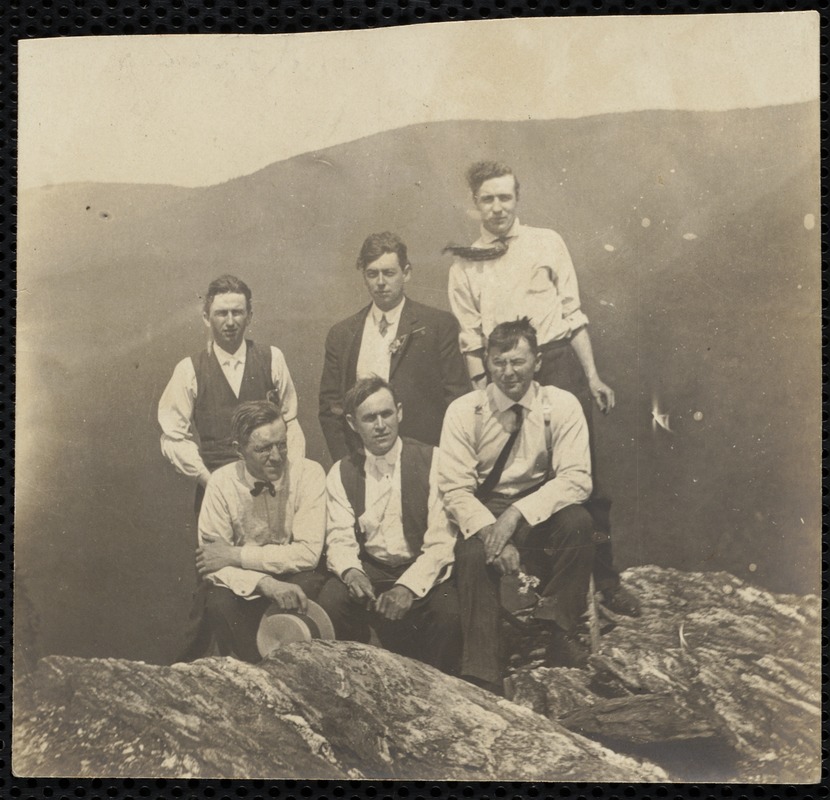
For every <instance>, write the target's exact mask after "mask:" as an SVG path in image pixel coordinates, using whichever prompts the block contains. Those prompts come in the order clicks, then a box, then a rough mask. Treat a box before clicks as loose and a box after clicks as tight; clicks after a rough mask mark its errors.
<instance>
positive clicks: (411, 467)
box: [319, 376, 459, 673]
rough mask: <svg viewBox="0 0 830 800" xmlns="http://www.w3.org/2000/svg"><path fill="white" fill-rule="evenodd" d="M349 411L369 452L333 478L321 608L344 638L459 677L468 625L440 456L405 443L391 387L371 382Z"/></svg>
mask: <svg viewBox="0 0 830 800" xmlns="http://www.w3.org/2000/svg"><path fill="white" fill-rule="evenodd" d="M344 411H345V415H346V420H347V421H348V424H349V425H350V426H351V428H352V430H353V431H355V433H356V434H358V435H359V436H360V439H361V441H362V443H363V447H364V450H365V453H353V454H351V455H349V456H347V457H346V458H344V459H342V460H341V461H338V462H337V463H336V464H335V465H334V466H333V467H332V469H331V471H330V472H329V475H328V478H327V480H326V496H327V500H326V559H327V562H328V567H329V569H330V570H331V571H332V572H333V573H334V575H335V576H336V577H333V578H330V579H329V580H328V582H327V583H326V585H325V586H324V587H323V590H322V592H321V593H320V597H319V603H320V605H321V606H322V607H323V608H324V609H325V610H326V612H327V613H328V615H329V617H330V618H331V620H332V623H333V624H334V629H335V632H336V634H337V638H338V639H346V640H352V641H362V642H368V641H369V638H370V631H369V628H370V626H371V627H372V628H373V629H374V630H375V633H376V634H377V636H378V638H379V639H380V641H381V643H382V644H383V646H384V647H386V648H388V649H389V650H392V651H394V652H397V653H401V654H402V655H407V656H410V657H412V658H416V659H418V660H420V661H424V662H426V663H428V664H432V665H433V666H435V667H437V668H438V669H441V670H443V671H444V672H449V673H455V672H456V671H457V666H458V664H457V661H458V640H459V620H458V604H457V598H456V593H455V587H454V586H453V585H452V584H451V583H449V582H447V578H448V577H449V574H450V568H451V565H452V562H453V549H454V547H455V541H456V533H455V531H454V529H453V528H452V527H451V524H450V522H449V520H448V519H447V516H446V513H445V511H444V507H443V504H442V502H441V498H440V496H439V494H438V492H437V489H436V482H435V478H436V476H435V466H434V463H433V448H432V447H430V446H428V445H423V444H421V443H420V442H416V441H414V440H410V439H401V438H400V437H399V436H398V426H399V425H400V422H401V418H402V415H403V411H402V407H401V404H400V403H398V401H397V399H396V397H395V394H394V392H393V390H392V388H391V386H390V385H389V384H388V383H387V382H386V381H384V380H383V379H382V378H379V377H377V376H375V377H372V378H364V379H361V380H359V381H357V383H356V384H355V385H354V386H353V387H352V388H351V389H350V390H349V391H348V392H347V393H346V397H345V403H344Z"/></svg>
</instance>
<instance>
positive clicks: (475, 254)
mask: <svg viewBox="0 0 830 800" xmlns="http://www.w3.org/2000/svg"><path fill="white" fill-rule="evenodd" d="M509 246H510V244H509V243H508V241H507V239H506V238H505V237H501V238H499V239H496V240H495V241H494V242H493V245H492V247H465V246H464V245H460V244H448V245H447V246H446V247H445V248H444V249H443V250H442V251H441V252H442V253H452V254H453V255H454V256H460V257H461V258H465V259H467V261H490V260H491V259H494V258H499V257H500V256H503V255H504V254H505V253H506V252H507V249H508V247H509Z"/></svg>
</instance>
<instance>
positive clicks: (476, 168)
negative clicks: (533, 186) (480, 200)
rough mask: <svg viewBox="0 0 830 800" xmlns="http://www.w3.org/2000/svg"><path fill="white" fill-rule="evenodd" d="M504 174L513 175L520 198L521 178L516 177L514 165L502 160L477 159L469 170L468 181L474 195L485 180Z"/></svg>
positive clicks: (517, 194) (517, 196)
mask: <svg viewBox="0 0 830 800" xmlns="http://www.w3.org/2000/svg"><path fill="white" fill-rule="evenodd" d="M504 175H512V176H513V183H514V184H515V186H516V199H517V200H518V199H519V179H518V178H517V177H516V173H515V172H513V169H512V167H508V166H507V164H502V163H501V162H500V161H476V163H475V164H473V165H472V166H471V167H470V168H469V169H468V170H467V183H468V185H469V187H470V191H471V192H472V193H473V197H475V196H476V195H477V194H478V190H479V189H480V188H481V184H482V183H484V181H489V180H490V178H501V177H502V176H504Z"/></svg>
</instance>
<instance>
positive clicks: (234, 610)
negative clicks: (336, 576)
mask: <svg viewBox="0 0 830 800" xmlns="http://www.w3.org/2000/svg"><path fill="white" fill-rule="evenodd" d="M276 578H277V580H280V581H286V582H287V583H294V584H296V585H297V586H299V587H300V588H301V589H302V590H303V591H304V592H305V594H306V596H307V597H308V598H309V599H310V600H315V599H316V598H317V595H318V594H319V592H320V588H321V587H322V585H323V582H324V581H325V576H324V575H323V574H322V573H320V572H317V571H313V570H307V571H305V572H296V573H294V574H293V575H277V576H276ZM204 585H205V619H206V620H207V622H208V625H209V626H210V629H211V632H212V633H213V635H214V637H215V638H216V644H217V645H218V647H219V654H220V655H223V656H230V655H232V656H236V658H238V659H240V660H242V661H249V662H251V663H252V664H256V663H257V662H259V661H261V660H262V656H261V655H260V654H259V650H257V646H256V635H257V631H258V630H259V623H260V620H261V619H262V615H263V614H264V613H265V612H266V611H267V609H268V607H269V606H270V605H271V603H272V602H273V601H272V600H271V599H270V598H269V597H257V598H255V599H253V600H247V599H246V598H244V597H239V595H236V594H234V593H233V592H232V591H231V590H230V589H227V588H226V587H224V586H216V585H215V584H213V583H209V582H207V581H206V582H205V584H204Z"/></svg>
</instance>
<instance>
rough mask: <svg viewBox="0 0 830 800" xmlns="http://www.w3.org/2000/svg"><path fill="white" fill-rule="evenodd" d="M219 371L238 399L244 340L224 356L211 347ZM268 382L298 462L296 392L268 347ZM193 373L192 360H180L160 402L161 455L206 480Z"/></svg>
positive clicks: (301, 440)
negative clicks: (195, 418)
mask: <svg viewBox="0 0 830 800" xmlns="http://www.w3.org/2000/svg"><path fill="white" fill-rule="evenodd" d="M210 346H211V348H212V349H213V350H214V352H215V353H216V354H217V357H218V359H217V360H218V361H219V365H220V366H221V368H222V372H223V373H224V374H225V377H226V378H227V380H228V383H229V384H230V387H231V389H233V393H234V394H235V395H236V396H237V397H239V390H240V387H241V386H242V375H243V374H244V372H245V360H246V357H247V354H248V344H247V342H245V341H244V340H243V342H242V344H241V345H240V347H239V349H238V350H237V351H236V352H235V353H233V354H232V355H231V354H230V353H225V351H224V350H222V348H221V347H217V348H214V347H213V345H210ZM271 380H272V381H273V383H274V386H275V387H276V388H277V390H278V391H279V395H280V402H281V403H282V414H283V418H284V419H285V422H286V426H287V429H288V449H289V456H290V457H291V458H292V459H293V460H294V461H297V460H299V459H302V458H304V457H305V436H304V435H303V431H302V428H300V423H299V422H298V421H297V391H296V389H294V382H293V381H292V380H291V373H290V372H289V371H288V365H287V364H286V363H285V356H283V354H282V351H281V350H280V349H279V348H277V347H273V346H272V347H271ZM197 388H198V387H197V382H196V371H195V369H194V367H193V359H192V358H190V357H188V358H184V359H182V360H181V361H180V362H179V363H178V364H177V365H176V368H175V369H174V370H173V377H172V378H170V382H169V383H168V384H167V387H166V388H165V390H164V393H163V394H162V396H161V399H160V400H159V408H158V421H159V425H161V430H162V434H161V452H162V454H163V455H164V457H165V458H166V459H167V460H168V461H169V462H170V463H171V464H172V465H173V466H174V467H175V468H176V469H177V470H178V471H179V472H181V473H182V475H187V476H188V477H189V478H201V479H203V480H205V481H206V480H207V479H208V477H209V476H210V470H208V468H207V467H206V466H205V462H204V461H202V456H201V455H200V454H199V444H198V441H197V439H198V435H197V433H196V430H195V428H194V425H193V409H194V406H195V403H196V392H197Z"/></svg>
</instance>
